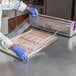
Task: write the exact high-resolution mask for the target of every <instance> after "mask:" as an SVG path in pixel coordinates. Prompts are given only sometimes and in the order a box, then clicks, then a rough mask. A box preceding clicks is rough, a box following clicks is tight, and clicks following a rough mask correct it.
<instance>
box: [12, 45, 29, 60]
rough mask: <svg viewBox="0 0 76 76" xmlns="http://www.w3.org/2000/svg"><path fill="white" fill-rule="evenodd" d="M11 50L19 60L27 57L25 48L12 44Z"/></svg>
mask: <svg viewBox="0 0 76 76" xmlns="http://www.w3.org/2000/svg"><path fill="white" fill-rule="evenodd" d="M12 51H14V52H15V53H16V55H17V56H18V57H19V58H20V59H21V60H23V61H25V60H27V59H28V53H27V52H26V50H24V49H22V48H20V47H19V46H17V45H15V46H13V48H12Z"/></svg>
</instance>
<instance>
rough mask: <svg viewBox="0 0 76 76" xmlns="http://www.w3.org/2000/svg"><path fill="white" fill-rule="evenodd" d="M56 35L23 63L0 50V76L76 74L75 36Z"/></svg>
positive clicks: (61, 75) (67, 75) (71, 75)
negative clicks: (53, 41)
mask: <svg viewBox="0 0 76 76" xmlns="http://www.w3.org/2000/svg"><path fill="white" fill-rule="evenodd" d="M58 37H59V40H58V41H57V42H55V43H53V44H52V45H49V46H48V47H46V48H45V49H43V50H42V51H40V52H39V53H37V54H36V55H35V56H33V57H32V58H30V59H29V61H28V62H25V63H24V62H22V61H19V60H17V59H15V58H13V57H11V56H8V55H6V54H4V53H2V52H0V76H76V36H73V37H72V38H66V37H62V36H58Z"/></svg>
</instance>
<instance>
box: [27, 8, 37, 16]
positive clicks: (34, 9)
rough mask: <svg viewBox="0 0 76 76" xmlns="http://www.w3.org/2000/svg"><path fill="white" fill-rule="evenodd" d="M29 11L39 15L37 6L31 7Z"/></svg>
mask: <svg viewBox="0 0 76 76" xmlns="http://www.w3.org/2000/svg"><path fill="white" fill-rule="evenodd" d="M28 11H29V12H30V13H31V14H33V15H34V16H36V17H37V16H38V10H37V9H36V8H33V7H29V9H28Z"/></svg>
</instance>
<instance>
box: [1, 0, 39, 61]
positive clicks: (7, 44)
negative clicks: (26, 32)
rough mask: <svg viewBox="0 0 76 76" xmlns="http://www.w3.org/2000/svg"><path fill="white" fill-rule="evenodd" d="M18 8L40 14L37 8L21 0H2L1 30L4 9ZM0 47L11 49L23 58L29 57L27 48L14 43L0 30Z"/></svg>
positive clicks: (36, 14)
mask: <svg viewBox="0 0 76 76" xmlns="http://www.w3.org/2000/svg"><path fill="white" fill-rule="evenodd" d="M12 9H16V10H19V11H25V10H28V11H29V12H30V13H31V14H33V15H34V16H38V10H37V9H36V8H33V7H30V6H27V5H26V4H25V3H24V2H23V1H21V0H0V30H1V19H2V10H12ZM0 47H1V48H2V49H5V50H8V49H11V50H12V51H13V52H15V53H16V55H17V56H18V57H19V58H20V59H21V60H27V59H28V53H27V51H26V50H24V49H22V48H21V47H19V46H18V45H16V44H14V43H13V42H12V41H11V40H10V39H9V38H7V37H6V36H5V35H4V34H3V33H1V32H0Z"/></svg>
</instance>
